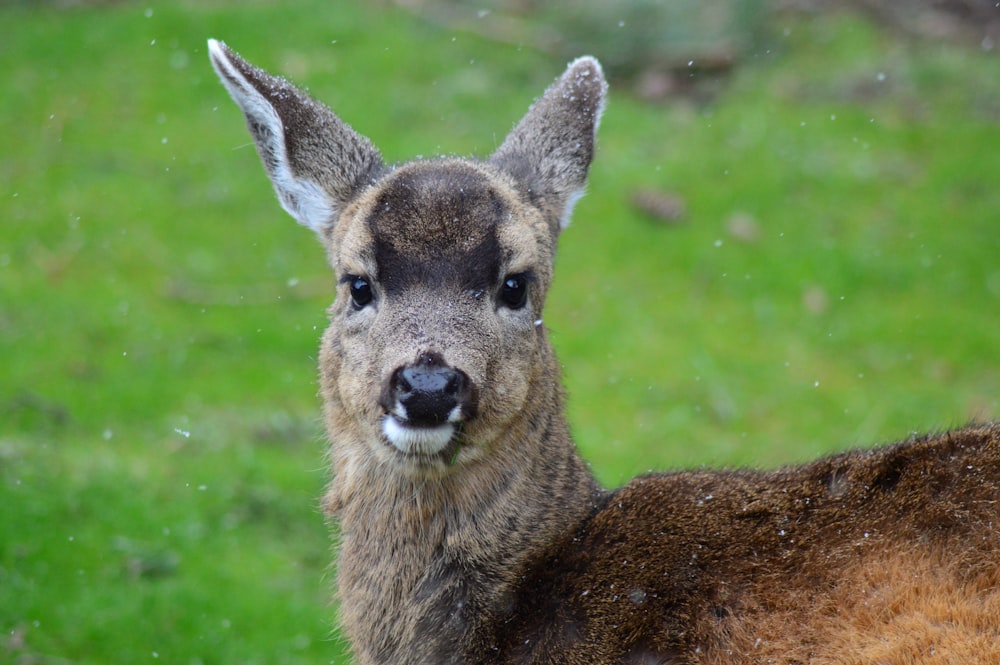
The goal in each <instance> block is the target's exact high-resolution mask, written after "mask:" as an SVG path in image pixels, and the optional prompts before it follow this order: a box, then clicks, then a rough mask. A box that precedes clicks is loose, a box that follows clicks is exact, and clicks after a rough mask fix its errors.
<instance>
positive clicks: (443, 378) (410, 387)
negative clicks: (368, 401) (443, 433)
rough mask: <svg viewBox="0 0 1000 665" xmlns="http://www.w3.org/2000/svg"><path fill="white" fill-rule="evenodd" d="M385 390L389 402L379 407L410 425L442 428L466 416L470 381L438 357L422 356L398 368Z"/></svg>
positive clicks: (431, 355)
mask: <svg viewBox="0 0 1000 665" xmlns="http://www.w3.org/2000/svg"><path fill="white" fill-rule="evenodd" d="M388 388H389V390H388V392H389V394H388V395H386V397H387V398H388V399H385V400H384V402H388V403H383V405H382V406H383V407H384V408H386V410H387V411H390V412H393V413H396V414H397V415H400V416H403V417H404V418H405V421H406V422H407V424H410V425H416V426H424V427H433V426H436V425H442V424H444V423H446V422H454V421H456V420H459V419H461V418H462V416H463V415H467V413H466V412H468V407H469V400H470V390H469V378H468V377H467V376H466V375H465V373H464V372H462V371H460V370H457V369H454V368H452V367H449V366H448V365H447V364H445V362H444V359H443V358H441V357H440V356H439V355H437V354H430V353H429V354H424V355H422V356H420V358H418V359H417V362H415V363H413V364H411V365H406V366H403V367H399V368H397V369H396V370H395V371H394V372H393V374H392V377H391V379H390V381H389V386H388ZM397 405H398V407H399V408H397ZM399 410H402V411H403V413H399V412H398V411H399Z"/></svg>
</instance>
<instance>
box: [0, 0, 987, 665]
mask: <svg viewBox="0 0 1000 665" xmlns="http://www.w3.org/2000/svg"><path fill="white" fill-rule="evenodd" d="M773 21H774V25H773V26H772V28H773V29H772V32H773V34H774V36H773V37H772V38H770V39H769V40H768V41H767V42H766V43H762V44H761V45H760V46H759V48H758V49H757V50H755V51H754V52H753V53H752V55H751V57H748V58H747V59H746V60H745V61H744V62H742V63H741V65H740V66H739V67H738V68H737V70H736V72H735V74H734V76H733V78H732V79H731V80H730V81H729V82H728V85H727V86H726V87H725V88H724V91H723V92H722V94H721V96H720V97H719V98H717V99H716V100H714V102H713V103H711V104H709V105H708V106H704V107H699V106H694V105H692V104H690V103H685V102H682V101H679V102H677V103H672V104H668V105H663V106H651V105H647V104H643V103H641V102H638V101H636V100H634V99H632V98H630V97H629V96H628V94H627V91H626V88H627V87H626V86H617V87H615V88H614V92H613V93H612V98H611V103H610V105H609V108H608V111H607V114H606V116H605V120H604V122H603V125H602V127H601V134H600V143H599V151H598V157H597V161H596V162H595V165H594V168H593V172H592V181H591V186H590V190H589V195H588V196H587V197H586V198H585V199H584V200H583V202H581V204H580V205H579V206H578V208H577V212H576V216H575V220H574V224H573V226H572V227H571V228H570V229H569V231H568V232H567V233H566V234H565V236H564V238H563V241H562V246H561V253H560V256H559V259H558V272H557V280H556V285H555V288H554V290H553V292H552V294H551V296H550V300H549V307H548V312H547V317H546V321H547V323H548V325H549V326H550V328H551V329H552V331H553V338H554V340H555V343H556V344H557V346H558V348H559V351H560V357H561V359H562V361H563V363H564V364H565V368H566V369H565V372H566V380H567V383H568V386H569V390H570V398H571V406H570V416H571V421H572V424H573V427H574V431H575V433H576V436H577V439H578V442H579V445H580V447H581V449H582V451H583V453H584V455H585V456H586V457H587V458H588V459H589V460H591V461H592V463H593V466H594V470H595V472H596V473H597V474H598V476H599V477H600V478H601V479H602V480H603V481H605V482H607V483H609V484H615V483H619V482H622V481H623V480H624V479H626V478H627V477H629V476H630V475H632V474H634V473H637V472H642V471H645V470H647V469H660V468H674V467H678V466H691V465H699V464H709V465H737V464H752V465H757V466H774V465H777V464H781V463H787V462H792V461H796V460H802V459H807V458H810V457H813V456H816V455H818V454H821V453H823V452H826V451H831V450H837V449H842V448H845V447H849V446H856V445H870V444H873V443H876V442H881V441H885V440H890V439H897V438H902V437H905V436H907V435H908V434H909V433H910V432H911V431H915V430H929V429H941V428H946V427H950V426H953V425H957V424H961V423H963V422H965V421H967V420H969V419H972V418H988V417H991V416H992V417H998V416H1000V187H997V186H996V182H995V181H996V177H997V174H998V173H1000V102H998V100H1000V61H998V60H997V59H996V55H995V53H984V52H981V51H979V50H978V49H967V48H963V47H959V46H954V45H945V44H928V43H922V44H913V43H905V42H901V41H899V40H897V39H894V38H891V37H890V36H888V35H886V34H885V33H883V32H880V31H878V30H876V29H875V28H873V27H872V26H871V25H869V24H867V23H865V22H863V21H862V20H859V19H857V18H853V17H850V16H847V15H836V16H818V17H814V18H812V19H810V20H801V19H791V18H781V17H778V18H775V19H773ZM0 23H2V24H3V25H4V26H6V27H7V29H6V30H5V36H4V39H3V40H2V43H0V70H2V71H3V76H2V77H0V136H3V137H4V139H3V142H2V148H0V184H2V187H0V219H2V222H0V366H2V367H3V368H4V369H3V372H2V373H0V506H2V507H3V508H2V517H0V630H2V633H0V661H6V662H12V663H45V664H48V663H142V662H165V663H205V664H209V663H300V662H301V663H306V662H310V663H316V662H334V663H339V662H343V661H344V656H343V653H344V650H343V645H342V644H341V641H340V640H339V638H338V637H337V636H336V634H335V633H334V632H332V629H331V624H332V621H331V620H332V617H333V615H334V612H335V609H334V607H333V605H332V603H331V601H330V597H331V593H330V587H331V585H330V577H331V571H330V569H329V560H330V551H331V547H332V546H331V539H330V530H329V528H328V526H327V525H326V524H325V523H324V521H323V517H322V515H321V512H320V510H319V507H318V498H319V496H320V495H321V493H322V488H323V485H324V483H325V482H326V472H325V468H324V459H323V443H322V434H321V432H320V427H319V424H318V412H319V406H318V403H317V399H316V397H315V392H316V384H315V378H314V376H315V355H316V352H315V350H316V346H317V339H318V335H319V331H320V329H321V328H322V326H323V324H324V321H325V316H324V308H325V307H326V305H327V304H328V300H329V297H330V293H331V292H332V278H331V276H330V275H329V274H328V273H327V271H326V269H325V266H324V261H323V256H322V251H321V250H320V248H319V247H318V245H316V244H315V242H314V240H313V239H312V237H311V234H310V233H309V232H308V231H306V230H304V229H301V228H297V227H296V226H295V224H294V223H293V222H292V221H291V220H290V218H288V217H287V216H285V215H284V213H282V212H281V211H280V209H279V207H278V205H277V204H276V202H275V200H274V196H273V194H272V192H271V189H270V185H269V184H268V182H267V180H266V178H265V176H264V174H263V171H262V169H261V168H260V165H259V163H258V160H257V157H256V154H255V153H254V151H253V149H252V147H251V146H250V145H249V138H248V136H247V134H246V132H245V129H244V127H243V124H242V119H241V118H240V116H239V112H238V111H237V110H236V108H235V106H234V105H233V104H232V103H231V101H230V100H229V99H228V97H227V96H226V93H225V92H224V90H223V89H222V88H221V86H220V85H219V84H218V83H217V82H216V80H215V76H214V73H213V72H212V71H211V68H210V67H209V65H208V62H207V58H206V56H205V40H206V38H208V37H217V38H221V39H224V40H226V41H228V42H229V43H230V45H232V46H233V47H234V48H236V49H237V50H239V51H241V52H242V53H243V54H244V55H246V56H247V57H248V58H250V59H251V60H252V61H254V62H255V63H257V64H260V65H262V66H264V67H267V68H269V69H271V70H272V71H275V72H280V73H283V74H285V75H287V76H289V77H291V78H292V79H294V80H296V81H297V82H298V83H300V84H302V85H304V86H307V87H308V88H310V89H311V91H312V92H313V93H314V94H315V95H316V96H317V97H319V98H320V99H322V100H323V101H326V102H327V103H329V104H330V105H331V106H333V108H334V109H335V110H336V111H337V112H338V113H339V114H340V115H341V116H342V117H343V118H344V119H345V120H347V121H348V122H350V123H352V124H353V125H354V126H355V127H356V128H357V129H358V130H359V131H361V132H362V133H365V134H367V135H369V136H371V137H372V138H373V139H374V140H375V142H376V143H377V144H378V145H379V146H380V147H381V148H382V149H383V152H384V154H385V155H386V156H387V157H388V158H389V159H392V160H397V159H405V158H408V157H411V156H413V155H415V154H425V155H432V154H438V153H458V154H469V153H478V154H485V153H488V152H489V151H491V150H492V149H493V148H494V147H495V146H496V145H498V143H499V141H500V140H501V139H502V137H503V135H504V134H505V133H506V131H507V130H508V129H509V128H510V127H511V126H512V124H513V123H514V122H515V121H516V120H517V119H518V118H519V117H520V115H521V114H522V113H523V112H524V110H525V109H526V108H527V106H528V104H529V103H530V102H531V100H532V99H533V98H534V97H535V96H536V95H538V94H539V93H540V92H541V90H542V89H543V88H544V87H545V85H547V84H548V83H549V82H550V81H551V80H552V78H554V77H555V76H556V75H557V74H558V73H560V71H561V69H562V67H563V65H564V63H563V62H562V61H561V60H560V59H558V58H552V57H549V56H546V55H545V54H542V53H539V52H536V51H534V50H532V49H530V48H520V47H518V46H513V45H505V44H498V43H493V42H489V41H486V40H484V39H482V38H480V37H476V36H473V35H470V34H467V33H462V32H453V31H451V30H449V29H447V28H444V27H435V26H434V25H432V24H429V23H425V22H422V21H421V20H419V18H417V17H414V16H412V15H409V14H405V13H401V12H399V11H392V10H382V9H375V8H371V7H366V5H364V4H362V3H350V4H347V3H336V5H334V3H321V2H318V1H314V2H307V3H301V4H299V5H297V6H296V7H292V8H289V7H280V8H279V7H278V6H272V5H271V4H269V3H223V2H216V3H188V4H186V5H184V4H177V5H171V6H166V5H163V6H161V5H160V4H154V3H150V4H148V5H144V4H129V3H119V4H109V5H98V6H94V7H86V8H76V9H71V10H56V9H51V8H45V7H44V6H28V5H24V6H10V5H8V6H4V7H3V8H2V9H0ZM616 29H617V28H616ZM596 55H598V56H600V55H601V52H600V50H599V49H598V50H597V52H596ZM640 186H641V187H659V188H663V189H666V190H668V191H671V192H675V193H677V194H678V195H679V196H681V197H682V198H683V199H684V201H685V202H686V204H687V209H688V214H687V217H686V220H685V223H684V224H682V225H676V226H665V225H658V224H656V223H653V222H651V221H649V220H647V219H645V218H644V217H643V216H642V215H641V214H639V213H638V212H636V211H635V210H633V209H632V208H631V207H630V205H629V203H628V201H629V197H630V193H631V191H632V190H633V189H634V188H636V187H640ZM734 215H743V216H747V215H749V216H750V217H751V218H752V219H753V220H754V222H755V223H756V228H757V229H758V235H757V237H756V238H755V239H753V240H750V241H744V240H740V239H739V238H738V237H736V236H734V235H733V233H731V231H730V227H729V225H730V221H731V220H732V219H733V217H734Z"/></svg>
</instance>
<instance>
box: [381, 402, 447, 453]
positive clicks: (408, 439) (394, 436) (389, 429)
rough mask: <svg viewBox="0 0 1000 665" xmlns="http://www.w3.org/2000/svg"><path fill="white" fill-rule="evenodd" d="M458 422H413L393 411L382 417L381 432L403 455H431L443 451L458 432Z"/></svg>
mask: <svg viewBox="0 0 1000 665" xmlns="http://www.w3.org/2000/svg"><path fill="white" fill-rule="evenodd" d="M458 425H459V423H458V422H445V423H441V424H439V425H423V424H416V423H413V422H411V421H409V420H407V419H405V418H401V417H399V416H398V415H396V414H394V413H388V414H386V415H385V417H384V418H383V419H382V433H383V434H384V435H385V438H386V439H388V440H389V443H390V444H392V447H393V448H395V449H396V450H398V451H399V452H401V453H403V454H404V455H423V456H428V457H429V456H433V455H437V454H440V453H441V452H442V451H444V450H445V449H446V448H447V447H448V444H450V443H451V441H452V439H454V438H455V434H456V433H457V432H458V429H459V428H458Z"/></svg>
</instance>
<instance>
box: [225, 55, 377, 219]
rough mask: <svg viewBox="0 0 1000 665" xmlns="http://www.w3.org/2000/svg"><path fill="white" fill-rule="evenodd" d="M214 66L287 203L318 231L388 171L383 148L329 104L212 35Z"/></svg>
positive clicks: (275, 187) (277, 189) (281, 196)
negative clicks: (380, 148) (246, 57)
mask: <svg viewBox="0 0 1000 665" xmlns="http://www.w3.org/2000/svg"><path fill="white" fill-rule="evenodd" d="M208 53H209V58H210V59H211V61H212V66H213V67H214V68H215V71H216V73H217V74H218V75H219V78H220V79H221V80H222V84H223V85H225V86H226V89H227V90H228V91H229V94H230V95H231V96H232V98H233V100H234V101H235V102H236V104H237V105H238V106H239V107H240V109H242V111H243V115H244V116H246V121H247V128H248V129H249V130H250V134H251V136H253V140H254V143H255V144H256V145H257V152H258V154H259V155H260V158H261V160H262V161H263V162H264V168H265V169H266V170H267V174H268V175H269V176H270V178H271V182H272V183H274V189H275V191H276V192H277V193H278V199H279V200H280V201H281V205H282V207H283V208H284V209H285V210H287V211H288V213H289V214H290V215H291V216H292V217H294V218H295V219H296V220H297V221H298V222H299V223H300V224H303V225H305V226H308V227H309V228H311V229H312V230H313V231H315V232H316V233H317V234H319V235H320V236H324V235H326V234H328V232H329V231H330V229H332V227H333V225H334V224H335V223H336V221H337V217H338V215H339V214H340V211H341V210H342V209H343V208H344V206H345V205H346V204H347V203H348V202H349V201H351V200H352V199H353V198H355V197H356V196H357V195H358V193H359V192H360V191H361V190H363V189H364V188H365V187H367V186H368V185H369V184H371V183H372V182H373V181H374V180H376V179H377V178H378V177H379V176H380V175H381V174H382V172H383V165H382V156H381V155H380V154H379V151H378V150H377V149H376V148H375V147H374V146H373V145H372V144H371V142H370V141H369V140H368V139H366V138H365V137H363V136H361V135H360V134H358V133H357V132H355V131H354V130H353V129H351V127H350V126H348V125H347V124H346V123H345V122H344V121H342V120H341V119H340V118H338V117H337V116H336V115H335V114H334V113H333V112H332V111H331V110H330V109H328V108H327V107H325V106H323V105H322V104H320V103H318V102H316V101H314V100H313V99H311V98H309V97H308V96H307V95H306V94H304V93H303V92H301V91H300V90H298V89H297V88H296V87H295V86H293V85H292V84H291V83H289V82H288V81H286V80H284V79H282V78H278V77H276V76H271V75H270V74H268V73H267V72H265V71H263V70H261V69H258V68H257V67H254V66H253V65H251V64H250V63H248V62H247V61H246V60H243V59H242V58H241V57H240V56H238V55H237V54H236V53H235V52H234V51H232V50H231V49H230V48H229V47H228V46H226V45H225V44H223V43H222V42H219V41H216V40H214V39H210V40H208Z"/></svg>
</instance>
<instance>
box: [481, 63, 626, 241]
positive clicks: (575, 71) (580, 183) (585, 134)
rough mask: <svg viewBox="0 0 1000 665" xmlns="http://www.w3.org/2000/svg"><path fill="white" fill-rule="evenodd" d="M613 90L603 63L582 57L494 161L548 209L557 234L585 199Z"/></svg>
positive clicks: (552, 87) (536, 104) (523, 121)
mask: <svg viewBox="0 0 1000 665" xmlns="http://www.w3.org/2000/svg"><path fill="white" fill-rule="evenodd" d="M607 90H608V84H607V82H606V81H605V80H604V73H603V72H602V71H601V65H600V64H599V63H598V62H597V60H595V59H594V58H591V57H589V56H588V57H583V58H578V59H577V60H575V61H573V62H572V63H570V65H569V67H567V69H566V72H565V73H564V74H563V75H562V76H561V77H559V79H557V80H556V82H555V83H553V84H552V86H550V87H549V89H548V90H546V91H545V94H544V95H542V97H541V99H539V100H538V101H536V102H535V104H534V105H533V106H532V107H531V109H529V110H528V113H527V114H526V115H525V116H524V118H522V119H521V122H519V123H518V125H517V126H516V127H515V128H514V129H513V131H511V133H510V134H509V135H508V136H507V138H506V139H505V140H504V142H503V144H501V146H500V147H499V148H498V149H497V151H496V152H495V153H494V154H493V156H492V157H491V158H490V162H491V163H493V164H494V165H495V166H497V167H499V168H500V169H502V170H503V171H505V172H507V173H508V174H509V175H511V176H512V177H513V178H514V180H515V181H517V183H518V186H519V187H520V188H521V189H522V191H523V192H524V193H525V194H526V195H527V196H528V197H529V198H530V199H531V201H532V202H533V203H534V204H535V205H536V206H538V207H539V208H540V209H541V210H542V212H543V213H544V214H545V216H546V218H547V219H548V221H549V225H550V226H551V228H552V230H553V233H555V234H558V233H559V231H561V230H562V229H564V228H566V226H568V225H569V220H570V215H571V214H572V212H573V206H574V205H575V204H576V202H577V201H578V200H579V198H580V197H581V196H583V190H584V185H586V182H587V169H588V168H589V166H590V160H591V159H592V158H593V156H594V142H595V138H596V134H597V126H598V124H599V123H600V119H601V112H602V111H603V110H604V100H605V97H606V95H607Z"/></svg>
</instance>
